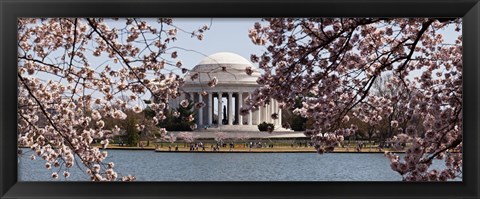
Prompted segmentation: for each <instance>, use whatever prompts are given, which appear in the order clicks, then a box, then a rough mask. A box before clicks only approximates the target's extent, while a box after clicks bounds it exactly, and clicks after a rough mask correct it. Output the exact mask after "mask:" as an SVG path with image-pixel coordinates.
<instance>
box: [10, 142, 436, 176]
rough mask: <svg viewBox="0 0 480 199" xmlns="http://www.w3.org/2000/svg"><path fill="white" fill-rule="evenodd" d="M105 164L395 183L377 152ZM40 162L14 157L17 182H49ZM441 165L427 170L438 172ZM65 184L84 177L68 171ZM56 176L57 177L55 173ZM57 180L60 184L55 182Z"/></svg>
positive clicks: (121, 169) (141, 172)
mask: <svg viewBox="0 0 480 199" xmlns="http://www.w3.org/2000/svg"><path fill="white" fill-rule="evenodd" d="M108 154H109V157H108V158H107V160H106V161H105V162H109V161H112V162H115V168H116V171H117V172H118V173H120V174H121V175H128V174H132V175H135V177H136V178H137V181H400V180H401V176H400V175H399V174H397V173H396V172H394V171H392V170H391V169H390V164H389V160H388V159H387V158H385V157H384V156H383V154H379V153H363V154H360V153H329V154H324V155H318V154H315V153H156V152H153V151H134V150H131V151H130V150H108ZM44 164H45V161H44V160H42V159H40V158H37V159H35V160H33V161H32V160H30V158H29V155H25V156H21V157H20V158H19V171H18V177H19V180H20V181H51V180H52V179H51V177H50V176H51V174H52V172H54V171H57V170H56V169H57V168H52V170H47V169H45V166H44ZM442 165H443V164H442V162H440V161H437V162H434V165H432V166H433V167H434V168H441V167H442ZM70 172H71V176H70V177H69V178H68V181H86V180H88V177H87V175H86V174H85V173H82V172H81V171H80V169H79V168H78V167H76V166H75V167H73V168H72V169H71V170H70ZM59 174H60V176H62V174H61V173H59ZM58 180H64V178H59V179H58Z"/></svg>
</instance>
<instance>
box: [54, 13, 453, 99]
mask: <svg viewBox="0 0 480 199" xmlns="http://www.w3.org/2000/svg"><path fill="white" fill-rule="evenodd" d="M149 20H152V22H153V20H155V19H147V20H146V21H149ZM106 22H107V24H109V23H110V24H111V25H112V26H115V23H120V22H121V24H124V21H123V20H120V21H118V22H115V21H113V20H110V21H109V20H106ZM255 22H261V19H260V18H174V19H173V24H174V25H175V26H176V27H177V28H179V29H181V30H184V31H186V32H182V31H181V30H179V31H178V34H177V40H176V41H175V42H173V43H171V44H169V46H168V47H169V48H172V49H171V50H168V51H167V52H169V51H170V52H171V51H172V50H174V49H175V50H176V51H177V53H178V58H179V59H180V60H181V61H182V63H183V67H184V68H187V69H192V68H193V67H194V66H195V65H196V64H198V63H199V62H200V61H201V60H202V59H204V58H205V57H206V56H208V55H211V54H214V53H218V52H232V53H236V54H238V55H240V56H242V57H244V58H246V59H247V60H250V55H251V54H257V55H259V54H262V53H263V52H265V51H266V49H265V47H263V46H257V45H254V44H253V43H252V41H251V40H250V38H249V37H248V31H249V29H251V28H253V26H254V23H255ZM150 24H155V23H150ZM204 25H207V26H209V29H208V30H207V31H206V32H205V33H204V37H203V40H198V39H197V38H196V37H191V35H190V34H189V33H188V32H192V31H194V30H197V29H198V28H201V27H203V26H204ZM454 29H455V27H449V28H447V29H446V30H443V33H444V39H445V41H446V42H447V43H453V41H454V40H455V39H456V38H457V37H458V35H459V34H460V33H458V32H455V31H454ZM87 56H88V55H87ZM91 60H93V59H91ZM94 62H98V63H91V64H92V66H95V65H97V66H99V65H104V64H109V63H106V62H110V61H108V60H105V59H102V60H101V61H94ZM256 65H257V64H254V66H256ZM176 72H177V73H178V74H180V71H179V70H177V71H176ZM46 79H48V78H46ZM147 95H149V94H147ZM145 97H147V98H149V97H148V96H144V97H142V98H144V99H145Z"/></svg>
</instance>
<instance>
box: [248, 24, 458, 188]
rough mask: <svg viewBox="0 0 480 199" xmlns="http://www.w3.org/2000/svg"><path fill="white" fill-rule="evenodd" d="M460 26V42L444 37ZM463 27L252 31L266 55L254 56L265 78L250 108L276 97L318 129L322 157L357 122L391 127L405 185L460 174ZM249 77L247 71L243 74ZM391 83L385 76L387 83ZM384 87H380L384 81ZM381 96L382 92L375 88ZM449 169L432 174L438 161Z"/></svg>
mask: <svg viewBox="0 0 480 199" xmlns="http://www.w3.org/2000/svg"><path fill="white" fill-rule="evenodd" d="M452 26H455V27H457V29H456V30H455V31H457V32H458V33H457V34H458V37H457V38H456V39H455V40H454V41H453V42H449V43H447V42H446V41H445V40H444V37H443V35H442V34H443V33H442V31H444V30H445V29H446V28H448V27H452ZM459 27H461V19H434V18H391V19H377V18H308V19H306V18H266V19H263V21H262V22H261V23H260V22H258V23H255V24H254V26H253V27H252V28H251V29H250V31H249V36H250V38H251V41H252V42H253V43H254V44H257V45H261V46H265V48H266V52H264V53H263V54H260V55H252V56H251V61H252V62H254V63H258V66H259V68H260V69H261V70H263V71H264V73H262V75H261V77H260V78H259V79H258V80H257V83H258V84H260V85H261V87H260V88H259V89H257V90H256V91H255V92H253V95H252V97H251V98H248V99H246V104H247V106H248V107H246V108H245V109H244V110H243V111H242V113H243V112H244V113H247V111H246V110H248V109H250V110H256V109H258V107H260V106H263V105H264V104H265V103H269V101H270V100H271V99H275V100H277V101H278V102H279V104H281V105H282V106H283V107H284V108H294V105H295V103H296V100H299V99H300V100H301V102H302V106H301V108H297V109H295V110H294V114H297V115H300V116H302V117H304V118H308V119H310V120H311V121H313V122H314V124H313V127H312V129H308V130H307V131H305V134H306V135H307V136H309V137H311V139H312V141H313V142H314V143H315V148H316V149H317V151H318V152H319V153H324V152H329V151H332V150H333V148H334V147H336V146H337V145H338V144H339V143H340V142H341V140H342V139H344V137H345V136H349V135H352V134H354V133H355V132H356V130H357V127H356V126H354V125H349V124H350V123H349V121H350V120H352V118H355V119H358V120H360V121H362V122H365V123H367V124H369V125H371V126H375V125H378V124H379V123H380V122H383V121H385V120H388V121H389V122H388V124H389V129H390V131H389V132H390V133H389V134H388V136H389V138H390V139H389V140H390V141H391V143H392V144H393V148H394V149H395V150H405V151H406V156H405V157H404V158H403V160H400V158H399V157H398V156H396V155H394V154H392V153H388V154H387V157H388V158H389V159H390V161H391V164H392V169H393V170H395V171H397V172H398V173H399V174H400V175H401V176H402V177H403V179H405V180H412V181H420V180H447V179H453V178H456V177H458V176H459V175H460V174H461V165H462V161H461V157H462V139H463V136H462V36H461V33H460V32H459V31H460V28H459ZM245 72H246V73H247V74H251V72H250V70H249V69H248V68H247V69H246V71H245ZM386 76H388V78H384V77H386ZM380 80H382V81H380ZM379 82H380V84H381V87H383V88H384V89H382V90H380V89H375V87H378V86H375V85H376V84H379ZM434 158H436V159H442V160H444V161H445V166H446V169H445V170H443V171H436V170H429V168H430V165H431V160H432V159H434Z"/></svg>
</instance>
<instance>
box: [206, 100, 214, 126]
mask: <svg viewBox="0 0 480 199" xmlns="http://www.w3.org/2000/svg"><path fill="white" fill-rule="evenodd" d="M207 109H208V125H212V112H213V103H212V93H211V92H209V93H208V105H207Z"/></svg>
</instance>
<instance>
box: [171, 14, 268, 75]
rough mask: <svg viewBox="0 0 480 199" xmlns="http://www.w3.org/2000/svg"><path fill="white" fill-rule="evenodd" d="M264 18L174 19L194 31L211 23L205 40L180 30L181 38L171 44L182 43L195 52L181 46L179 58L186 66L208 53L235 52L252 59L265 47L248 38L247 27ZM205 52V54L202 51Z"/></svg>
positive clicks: (190, 66) (177, 44)
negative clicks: (251, 56) (252, 56)
mask: <svg viewBox="0 0 480 199" xmlns="http://www.w3.org/2000/svg"><path fill="white" fill-rule="evenodd" d="M260 21H261V19H252V18H241V19H240V18H202V19H192V18H175V19H174V24H175V26H177V27H179V28H181V29H183V30H186V31H192V30H195V29H197V28H199V27H202V26H203V25H208V26H210V29H209V30H207V31H206V32H205V34H204V38H203V40H201V41H200V40H198V39H196V38H192V37H191V36H190V35H188V34H184V33H181V32H179V33H178V36H177V38H178V40H177V41H175V43H173V45H171V46H170V47H172V46H179V47H182V48H186V49H189V50H195V51H196V52H193V51H186V50H181V49H178V57H179V58H180V59H181V60H182V62H183V64H184V66H185V68H189V69H191V68H193V67H194V66H195V65H196V64H198V63H199V62H200V61H201V60H202V59H203V58H205V56H207V55H211V54H214V53H217V52H232V53H236V54H238V55H241V56H242V57H244V58H245V59H247V60H250V55H251V54H260V53H263V52H264V51H265V47H263V46H257V45H254V44H253V43H252V42H251V40H250V38H249V37H248V30H249V29H251V28H252V27H253V25H254V23H255V22H260ZM200 53H202V54H200Z"/></svg>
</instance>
